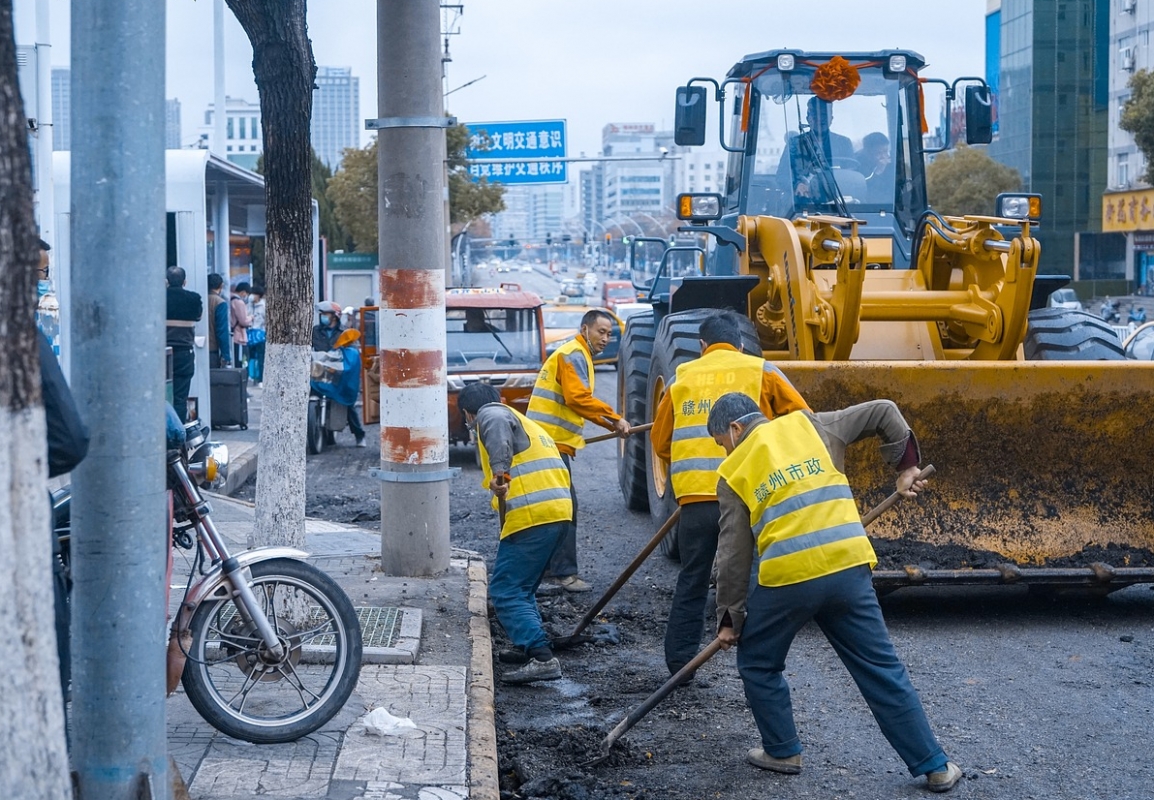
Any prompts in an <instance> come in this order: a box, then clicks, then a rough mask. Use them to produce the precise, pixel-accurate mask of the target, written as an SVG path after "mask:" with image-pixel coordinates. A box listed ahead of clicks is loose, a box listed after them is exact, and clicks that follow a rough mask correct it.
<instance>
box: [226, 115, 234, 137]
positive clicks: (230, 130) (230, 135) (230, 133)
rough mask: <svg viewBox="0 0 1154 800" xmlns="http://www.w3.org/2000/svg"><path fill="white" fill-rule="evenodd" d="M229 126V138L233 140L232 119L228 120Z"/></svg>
mask: <svg viewBox="0 0 1154 800" xmlns="http://www.w3.org/2000/svg"><path fill="white" fill-rule="evenodd" d="M227 125H228V138H229V139H231V138H233V136H232V117H229V118H228V122H227Z"/></svg>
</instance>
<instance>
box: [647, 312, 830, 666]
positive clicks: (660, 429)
mask: <svg viewBox="0 0 1154 800" xmlns="http://www.w3.org/2000/svg"><path fill="white" fill-rule="evenodd" d="M743 324H745V325H748V324H749V323H748V322H747V321H746V320H745V319H744V318H743V317H739V316H738V315H737V314H736V313H734V312H733V311H718V312H717V313H715V314H712V315H710V316H709V317H707V318H706V319H704V320H703V321H702V323H701V328H700V330H699V332H698V335H699V337H700V341H701V357H700V358H698V359H696V360H694V361H689V362H687V363H685V364H682V365H681V366H679V367H678V368H677V375H676V377H675V378H674V380H673V383H671V384H670V385H669V388H668V390H667V391H666V392H665V395H664V396H663V397H662V398H661V401H660V403H659V404H658V406H657V413H656V415H655V416H654V418H653V430H651V431H650V432H649V440H650V442H651V443H652V446H653V453H654V455H656V456H657V457H658V458H660V459H662V460H664V461H665V462H666V463H668V464H669V465H670V466H669V476H670V483H671V484H672V487H673V494H674V496H675V497H676V498H677V503H678V505H679V506H680V507H681V517H680V519H679V520H678V522H677V548H678V551H679V555H680V558H681V569H680V571H679V572H678V573H677V585H676V587H675V588H674V590H673V601H672V603H671V604H670V607H669V621H668V622H667V623H666V625H665V664H666V666H667V667H668V668H669V673H670V674H671V675H672V674H676V673H677V672H678V670H680V669H681V668H682V667H684V666H685V665H686V664H688V663H689V662H690V661H691V660H692V659H693V657H694V656H695V655H697V651H698V650H699V649H700V647H701V634H702V632H703V631H704V630H705V600H706V597H708V595H709V575H710V572H711V570H712V569H713V558H714V556H715V555H716V554H717V533H718V525H719V518H720V511H719V510H718V505H717V468H718V467H719V466H721V462H722V460H723V459H724V458H725V451H724V450H723V449H722V448H721V447H719V446H718V445H717V444H716V443H715V442H714V441H713V439H712V438H711V437H710V436H709V434H708V433H707V432H706V430H705V423H706V420H707V419H708V417H709V410H710V408H711V407H712V405H713V403H714V402H716V400H717V398H719V397H721V395H723V394H726V393H727V392H741V393H742V394H744V395H745V396H746V397H748V398H750V399H751V400H753V401H754V402H756V403H757V404H758V407H759V408H760V409H761V413H763V414H764V415H765V416H766V417H768V418H769V419H773V418H774V417H779V416H781V415H783V414H788V413H790V412H791V411H800V410H803V409H808V406H807V405H806V404H805V401H804V400H803V399H802V398H801V395H800V394H798V392H797V390H796V389H794V388H793V385H792V384H791V383H790V382H789V380H788V379H787V378H786V377H785V375H783V374H782V372H781V370H779V369H778V368H777V367H775V366H774V365H773V364H771V363H770V362H768V361H765V360H764V359H762V358H761V357H760V354H757V355H753V354H750V355H746V354H745V353H743V352H742V344H741V326H742V325H743ZM690 680H692V679H690Z"/></svg>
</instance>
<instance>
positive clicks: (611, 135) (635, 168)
mask: <svg viewBox="0 0 1154 800" xmlns="http://www.w3.org/2000/svg"><path fill="white" fill-rule="evenodd" d="M673 146H674V145H673V133H672V132H671V131H658V130H656V126H655V125H654V124H653V123H651V122H612V123H609V124H608V125H606V126H605V127H604V128H602V130H601V152H602V154H603V155H605V156H630V155H645V156H658V155H662V154H663V153H669V152H671V151H672V149H673ZM673 165H674V161H673V160H672V159H670V160H668V161H606V162H604V165H603V170H602V198H603V203H604V218H603V219H604V220H612V219H614V218H617V217H628V216H631V215H633V214H640V213H646V214H651V215H653V216H657V215H660V214H662V213H664V214H666V215H668V214H669V213H670V211H671V208H672V205H673V195H674V192H673V178H674V166H673Z"/></svg>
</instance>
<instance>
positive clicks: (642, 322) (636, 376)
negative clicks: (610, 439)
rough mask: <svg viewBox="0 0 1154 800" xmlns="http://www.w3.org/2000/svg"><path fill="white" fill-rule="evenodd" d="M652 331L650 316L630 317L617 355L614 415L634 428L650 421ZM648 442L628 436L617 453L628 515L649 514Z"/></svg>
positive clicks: (620, 480)
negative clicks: (617, 398) (649, 395)
mask: <svg viewBox="0 0 1154 800" xmlns="http://www.w3.org/2000/svg"><path fill="white" fill-rule="evenodd" d="M655 327H656V326H655V324H654V321H653V314H652V313H649V314H637V315H635V316H632V317H630V318H629V323H628V325H626V327H625V335H624V336H622V337H621V348H620V350H619V351H618V357H617V380H618V382H619V387H618V397H619V402H618V406H619V407H618V413H620V414H621V415H622V416H623V417H625V419H627V420H629V422H630V423H631V424H635V425H640V424H642V423H644V422H649V421H650V417H649V413H650V411H649V409H648V408H646V405H647V394H646V392H647V391H648V388H649V387H648V382H649V367H650V364H651V360H652V357H653V335H654V329H655ZM622 399H623V400H624V402H621V400H622ZM648 438H649V437H647V436H644V437H643V436H631V437H629V438H628V439H626V440H625V441H624V443H623V444H622V450H621V451H619V453H621V452H622V451H623V455H619V456H618V459H617V480H618V483H619V484H620V485H621V494H622V496H623V497H624V498H625V505H626V507H627V508H628V509H629V510H631V511H648V510H649V492H648V490H647V489H646V486H647V484H648V482H649V469H648V462H647V461H646V460H645V441H646V440H648Z"/></svg>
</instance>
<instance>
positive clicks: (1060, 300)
mask: <svg viewBox="0 0 1154 800" xmlns="http://www.w3.org/2000/svg"><path fill="white" fill-rule="evenodd" d="M1048 305H1049V306H1050V308H1072V309H1074V310H1075V311H1082V310H1083V308H1082V301H1081V300H1079V299H1078V295H1077V293H1075V292H1074V290H1073V289H1059V290H1058V291H1056V292H1053V293H1051V294H1050V302H1049V304H1048Z"/></svg>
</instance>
